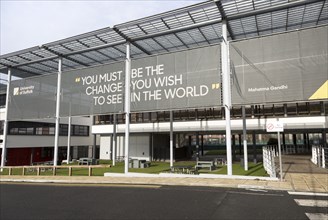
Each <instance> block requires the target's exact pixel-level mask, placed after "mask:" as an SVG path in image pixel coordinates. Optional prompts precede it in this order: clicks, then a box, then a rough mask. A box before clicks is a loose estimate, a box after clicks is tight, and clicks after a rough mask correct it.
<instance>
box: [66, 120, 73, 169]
mask: <svg viewBox="0 0 328 220" xmlns="http://www.w3.org/2000/svg"><path fill="white" fill-rule="evenodd" d="M71 127H72V117H71V116H69V117H68V135H67V164H69V161H70V158H71Z"/></svg>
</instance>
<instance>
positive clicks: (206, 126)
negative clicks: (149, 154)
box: [91, 116, 328, 134]
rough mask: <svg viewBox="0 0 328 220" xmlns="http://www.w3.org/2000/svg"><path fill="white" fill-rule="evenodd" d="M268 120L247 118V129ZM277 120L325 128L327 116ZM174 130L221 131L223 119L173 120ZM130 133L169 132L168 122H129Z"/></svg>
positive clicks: (101, 130)
mask: <svg viewBox="0 0 328 220" xmlns="http://www.w3.org/2000/svg"><path fill="white" fill-rule="evenodd" d="M270 121H276V119H275V118H270V119H264V118H263V119H247V121H246V124H247V130H263V131H265V130H266V124H267V122H270ZM279 121H281V122H283V123H284V128H285V129H311V128H327V127H328V117H325V116H315V117H293V118H284V117H281V118H279ZM173 128H174V132H182V131H186V132H188V131H223V130H225V128H226V124H225V120H200V121H187V122H174V123H173ZM231 129H232V130H242V129H243V124H242V120H241V119H240V120H231ZM124 131H125V125H124V124H120V125H118V126H117V133H124ZM130 131H131V133H152V132H169V131H170V123H169V122H156V123H142V124H131V125H130ZM91 132H92V133H93V134H111V133H112V132H113V125H94V126H92V129H91Z"/></svg>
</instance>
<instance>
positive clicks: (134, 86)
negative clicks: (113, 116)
mask: <svg viewBox="0 0 328 220" xmlns="http://www.w3.org/2000/svg"><path fill="white" fill-rule="evenodd" d="M219 55H220V48H219V46H212V47H205V48H199V49H193V50H188V51H182V52H176V53H169V54H165V55H159V56H152V57H147V58H141V59H136V60H132V68H131V84H130V87H131V94H130V96H131V98H130V99H131V112H140V111H156V110H171V109H185V108H197V107H214V106H220V103H221V96H220V81H219V79H220V75H219V60H220V58H219ZM124 66H125V64H124V62H119V63H113V64H107V65H102V66H97V67H91V68H85V69H80V70H73V71H69V72H63V73H62V100H61V110H60V115H61V116H69V115H72V116H73V115H74V116H76V115H94V114H107V113H119V112H123V111H124V106H123V104H124V87H125V85H124V82H125V81H124V79H125V69H124Z"/></svg>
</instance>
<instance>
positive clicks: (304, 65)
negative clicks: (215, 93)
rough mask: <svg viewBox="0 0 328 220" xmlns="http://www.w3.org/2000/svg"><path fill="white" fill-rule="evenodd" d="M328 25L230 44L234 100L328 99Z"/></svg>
mask: <svg viewBox="0 0 328 220" xmlns="http://www.w3.org/2000/svg"><path fill="white" fill-rule="evenodd" d="M327 33H328V29H327V26H324V27H319V28H313V29H305V30H302V31H295V32H290V33H284V34H277V35H272V36H267V37H261V38H254V39H250V40H244V41H239V42H232V43H230V56H231V71H232V77H233V80H232V82H233V86H232V103H233V104H256V103H279V102H293V101H308V100H323V99H328V69H327V67H328V57H327V51H328V50H327V48H328V46H327V42H328V41H327V39H328V35H327Z"/></svg>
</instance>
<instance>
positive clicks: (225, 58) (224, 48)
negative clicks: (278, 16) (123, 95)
mask: <svg viewBox="0 0 328 220" xmlns="http://www.w3.org/2000/svg"><path fill="white" fill-rule="evenodd" d="M222 38H223V42H222V43H221V62H222V64H221V68H222V90H223V105H224V109H225V111H224V112H225V121H226V149H227V174H228V175H229V176H230V175H232V156H231V122H230V109H231V90H230V71H229V70H230V69H229V42H228V36H227V22H226V21H225V20H222Z"/></svg>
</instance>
